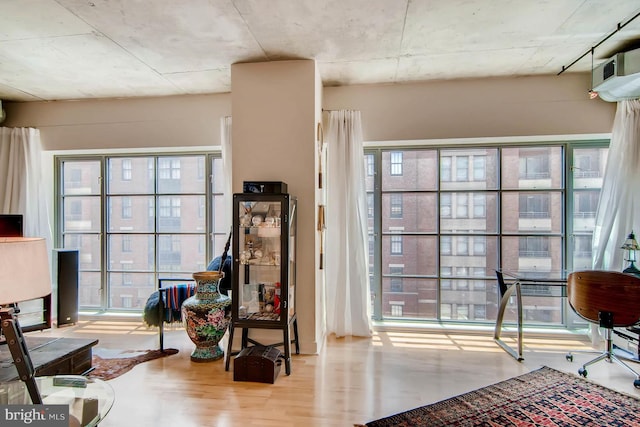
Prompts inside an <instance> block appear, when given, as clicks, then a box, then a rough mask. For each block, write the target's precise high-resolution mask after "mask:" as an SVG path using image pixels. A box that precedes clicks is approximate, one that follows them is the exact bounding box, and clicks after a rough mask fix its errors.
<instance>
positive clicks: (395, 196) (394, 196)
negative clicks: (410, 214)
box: [389, 193, 402, 218]
mask: <svg viewBox="0 0 640 427" xmlns="http://www.w3.org/2000/svg"><path fill="white" fill-rule="evenodd" d="M389 201H390V203H391V207H390V210H391V218H402V193H391V194H390V195H389Z"/></svg>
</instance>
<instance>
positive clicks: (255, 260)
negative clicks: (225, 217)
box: [225, 193, 300, 375]
mask: <svg viewBox="0 0 640 427" xmlns="http://www.w3.org/2000/svg"><path fill="white" fill-rule="evenodd" d="M232 246H233V251H232V254H233V281H232V283H233V285H232V290H231V294H230V296H231V301H232V305H231V323H230V325H229V342H228V345H227V347H228V348H227V352H226V355H225V356H226V357H225V359H226V360H225V369H226V370H227V371H228V370H229V360H230V358H231V356H232V355H234V354H237V352H235V353H234V352H233V348H232V346H233V336H234V331H235V329H237V328H240V329H242V349H244V348H246V347H248V346H249V344H250V343H251V344H254V345H269V346H273V347H276V346H282V347H284V352H283V353H284V362H285V370H286V373H287V375H290V374H291V344H292V343H293V344H295V348H296V354H299V353H300V348H299V344H298V326H297V319H296V307H295V294H296V282H295V278H296V199H295V198H294V197H291V196H290V195H289V194H271V193H237V194H234V195H233V245H232ZM291 327H293V333H294V337H293V339H291V337H290V330H291ZM250 329H280V330H282V335H283V340H282V342H281V343H275V344H261V343H259V342H257V341H255V340H254V339H251V338H249V330H250Z"/></svg>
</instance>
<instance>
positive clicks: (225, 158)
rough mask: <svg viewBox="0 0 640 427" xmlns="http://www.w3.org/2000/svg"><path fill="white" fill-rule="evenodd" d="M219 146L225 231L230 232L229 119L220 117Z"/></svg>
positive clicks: (231, 198) (231, 201)
mask: <svg viewBox="0 0 640 427" xmlns="http://www.w3.org/2000/svg"><path fill="white" fill-rule="evenodd" d="M220 144H221V145H222V173H223V176H224V211H225V214H226V215H225V217H226V218H227V221H226V224H225V226H226V229H227V230H231V223H232V221H231V219H232V218H231V217H232V210H233V189H232V175H231V164H232V158H231V153H232V150H231V117H229V116H227V117H222V118H221V119H220Z"/></svg>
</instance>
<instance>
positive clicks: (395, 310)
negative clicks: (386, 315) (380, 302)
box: [391, 304, 402, 317]
mask: <svg viewBox="0 0 640 427" xmlns="http://www.w3.org/2000/svg"><path fill="white" fill-rule="evenodd" d="M391 317H402V306H401V305H400V304H391Z"/></svg>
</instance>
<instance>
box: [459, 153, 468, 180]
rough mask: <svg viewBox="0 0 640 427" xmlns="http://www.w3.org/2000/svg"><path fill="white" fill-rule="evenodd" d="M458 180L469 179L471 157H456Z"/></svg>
mask: <svg viewBox="0 0 640 427" xmlns="http://www.w3.org/2000/svg"><path fill="white" fill-rule="evenodd" d="M456 181H469V157H467V156H459V157H457V158H456Z"/></svg>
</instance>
